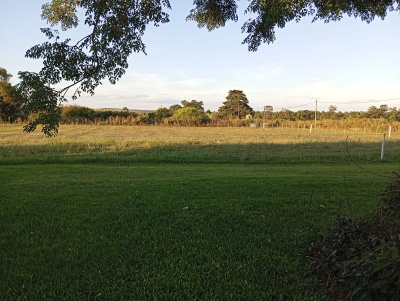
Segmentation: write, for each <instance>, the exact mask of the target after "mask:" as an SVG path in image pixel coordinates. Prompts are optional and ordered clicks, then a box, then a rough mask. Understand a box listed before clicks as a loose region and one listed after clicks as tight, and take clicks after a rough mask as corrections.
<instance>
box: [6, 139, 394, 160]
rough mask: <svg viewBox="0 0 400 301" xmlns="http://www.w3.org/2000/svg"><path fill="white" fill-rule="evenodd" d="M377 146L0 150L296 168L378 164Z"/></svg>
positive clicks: (11, 155) (17, 154)
mask: <svg viewBox="0 0 400 301" xmlns="http://www.w3.org/2000/svg"><path fill="white" fill-rule="evenodd" d="M380 155H381V144H380V143H378V142H348V143H347V142H309V143H286V144H277V143H247V144H223V143H218V141H217V142H216V143H212V144H211V143H210V144H205V143H204V142H201V141H188V142H187V143H168V142H163V141H158V142H153V143H143V142H136V141H131V142H127V141H124V143H120V142H116V141H111V142H106V143H96V142H94V143H84V142H82V143H79V142H67V143H52V142H51V143H49V144H44V145H8V146H7V145H6V146H0V164H1V165H13V164H52V163H63V164H68V163H104V164H107V163H111V164H113V163H116V164H118V163H121V164H122V163H123V164H129V163H234V164H237V163H238V164H296V163H301V164H304V163H327V164H328V163H347V162H351V161H352V160H356V161H357V162H364V163H367V162H378V161H380ZM398 160H400V143H399V142H398V141H393V142H390V143H388V144H387V145H386V153H385V161H386V162H396V161H398Z"/></svg>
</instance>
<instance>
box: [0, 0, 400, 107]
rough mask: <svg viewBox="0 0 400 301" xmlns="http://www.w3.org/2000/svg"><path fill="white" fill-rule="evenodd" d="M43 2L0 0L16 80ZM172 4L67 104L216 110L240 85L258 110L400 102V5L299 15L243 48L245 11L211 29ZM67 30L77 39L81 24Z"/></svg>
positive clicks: (2, 63)
mask: <svg viewBox="0 0 400 301" xmlns="http://www.w3.org/2000/svg"><path fill="white" fill-rule="evenodd" d="M45 2H46V1H31V0H2V6H1V10H0V19H1V20H2V22H3V29H2V31H1V32H0V38H1V41H2V47H0V67H3V68H5V69H7V70H8V71H9V72H10V73H11V74H13V75H14V77H13V78H12V83H13V84H16V83H18V77H17V73H18V71H25V70H28V71H39V69H40V61H35V60H30V59H26V58H24V54H25V52H26V50H27V49H29V48H30V47H31V46H33V45H35V44H39V43H42V42H44V41H45V37H44V35H43V34H41V33H40V30H39V28H40V27H46V26H47V25H46V23H45V22H44V21H42V20H41V18H40V12H41V11H40V7H41V4H43V3H45ZM239 3H240V4H241V6H244V5H246V3H247V1H241V2H239ZM171 5H172V7H173V9H172V11H170V15H171V17H170V19H171V22H170V23H168V24H164V25H161V26H160V27H158V28H153V27H149V28H148V30H147V31H146V33H145V35H144V38H143V40H144V42H145V44H146V52H147V56H146V55H144V54H133V55H132V56H131V57H130V59H129V69H128V70H127V73H126V74H125V76H124V77H123V78H122V79H121V80H120V81H119V82H117V84H115V85H111V84H108V83H106V82H105V83H104V84H103V86H101V87H99V88H98V89H97V90H96V94H95V95H94V96H89V95H83V96H82V97H81V98H80V99H78V100H77V101H75V102H73V101H72V100H71V101H70V104H78V105H83V106H88V107H92V108H100V107H108V108H110V107H111V108H123V107H128V108H130V109H157V108H159V107H169V106H170V105H173V104H177V103H180V102H181V101H182V100H184V99H186V100H189V101H190V100H192V99H195V100H198V101H203V102H204V107H205V109H210V110H212V111H214V110H217V109H218V107H220V106H221V105H222V103H223V102H224V101H225V97H226V96H227V94H228V91H229V90H231V89H239V90H243V91H244V93H245V94H246V95H247V97H248V99H249V103H250V106H251V107H252V108H254V109H255V110H262V108H263V106H264V105H272V106H273V107H274V110H281V109H282V108H288V109H290V110H294V111H297V110H300V109H314V107H315V100H316V99H318V102H319V107H318V109H319V110H327V109H328V107H329V105H331V104H332V105H336V106H337V108H338V110H340V111H351V110H367V109H368V107H369V106H371V105H375V106H379V105H381V104H387V105H389V106H390V107H400V89H399V88H400V59H399V53H400V35H399V32H398V29H399V28H400V14H399V12H391V13H388V16H387V18H386V19H385V20H384V21H382V20H380V19H376V20H375V21H373V22H372V23H370V24H367V23H365V22H361V20H360V19H354V18H350V17H345V18H344V19H342V21H340V22H331V23H328V24H325V23H323V22H322V21H317V22H315V23H311V19H310V18H306V19H303V20H302V21H300V23H295V22H291V23H288V24H287V25H286V27H285V28H283V29H277V30H276V37H277V40H276V41H275V42H274V43H273V44H270V45H267V44H264V45H262V46H261V47H260V48H259V50H258V51H257V52H249V51H248V50H247V46H246V45H242V44H241V41H242V40H243V39H244V38H245V35H244V34H242V33H241V25H242V24H243V23H244V22H245V20H247V18H248V16H246V15H243V14H240V15H239V22H238V23H229V24H227V26H226V27H224V28H220V29H218V30H215V31H213V32H208V31H207V30H206V29H198V28H197V26H196V24H195V23H194V22H186V21H185V17H186V15H187V14H188V13H189V10H190V9H191V7H192V1H189V0H188V1H182V0H179V1H178V0H171ZM5 24H6V25H5ZM68 35H69V34H68V32H67V33H64V34H63V37H64V36H65V37H67V36H68ZM71 35H72V36H73V37H79V36H81V35H83V29H75V30H73V32H71ZM4 41H6V42H4Z"/></svg>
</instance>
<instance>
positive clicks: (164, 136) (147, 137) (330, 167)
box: [0, 125, 400, 300]
mask: <svg viewBox="0 0 400 301" xmlns="http://www.w3.org/2000/svg"><path fill="white" fill-rule="evenodd" d="M0 129H1V132H0V187H1V188H0V221H1V222H0V267H1V269H2V273H0V300H330V299H329V296H328V295H326V294H325V293H324V292H323V291H322V289H321V288H320V287H321V286H320V285H319V283H318V280H317V279H315V278H314V277H313V275H309V274H308V272H307V259H306V257H305V252H306V250H307V246H308V245H309V242H310V240H312V238H313V237H315V235H317V233H324V232H325V231H326V230H327V229H328V228H329V227H330V226H331V225H332V223H333V222H334V220H335V217H336V216H337V215H338V214H340V215H346V216H350V217H357V216H360V215H363V214H365V213H366V212H368V211H369V210H370V209H371V208H373V207H374V206H375V205H376V204H377V202H378V200H379V194H380V193H381V191H382V190H383V187H384V186H385V185H386V184H388V183H390V182H391V181H392V180H391V179H390V178H386V177H390V176H391V172H392V171H399V163H400V143H399V141H398V140H397V138H396V135H393V137H392V140H390V141H389V142H388V144H387V146H386V153H385V160H384V161H383V162H382V161H381V160H380V151H381V149H380V147H381V146H380V141H379V139H380V137H377V136H376V134H375V133H370V134H368V133H348V134H347V135H345V134H344V133H342V134H341V135H335V134H334V133H332V132H324V133H315V134H310V133H309V132H307V131H304V132H297V131H291V130H290V129H249V128H168V127H166V128H162V127H160V128H157V127H122V126H121V127H118V126H116V127H112V126H110V127H107V126H104V127H101V126H99V127H95V126H62V127H61V129H60V134H59V136H57V137H55V138H51V139H48V138H44V137H43V136H42V135H41V134H39V133H34V134H29V135H28V134H22V132H21V127H20V126H12V125H0ZM296 130H297V129H296ZM346 139H347V140H348V141H347V142H346ZM350 157H351V158H350ZM360 167H361V168H362V169H360Z"/></svg>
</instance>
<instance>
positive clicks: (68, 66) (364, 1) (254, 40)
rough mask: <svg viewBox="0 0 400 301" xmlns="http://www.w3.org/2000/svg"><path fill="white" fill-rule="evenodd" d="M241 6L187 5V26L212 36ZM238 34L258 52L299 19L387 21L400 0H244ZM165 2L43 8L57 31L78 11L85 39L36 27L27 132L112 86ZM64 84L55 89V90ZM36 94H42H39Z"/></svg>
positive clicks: (232, 1) (63, 3) (219, 1)
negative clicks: (70, 103)
mask: <svg viewBox="0 0 400 301" xmlns="http://www.w3.org/2000/svg"><path fill="white" fill-rule="evenodd" d="M238 1H239V0H193V6H194V8H193V9H192V10H190V12H188V13H189V14H188V16H187V18H186V19H187V20H188V21H195V22H197V24H198V26H199V27H206V28H207V29H208V30H214V29H216V28H219V27H221V26H224V25H225V24H226V22H228V21H234V22H236V21H238V5H237V3H238ZM247 1H248V2H249V4H248V7H247V9H246V10H245V13H247V14H249V15H250V18H249V19H248V20H247V21H246V22H244V24H243V26H242V32H243V33H245V34H246V35H247V36H246V38H245V39H244V40H243V42H242V43H243V44H247V46H248V49H249V51H256V50H257V49H258V48H259V46H260V45H261V44H262V43H272V42H274V41H275V39H276V37H275V30H276V28H283V27H285V25H286V23H288V22H290V21H293V20H295V21H296V22H298V21H299V20H300V19H301V18H303V17H305V16H312V17H313V21H315V20H323V21H325V22H329V21H337V20H340V19H341V18H342V17H343V16H344V15H349V16H355V17H359V18H361V20H362V21H365V22H371V21H372V20H373V19H374V18H377V17H378V18H382V19H383V18H385V16H386V14H387V12H388V11H390V10H396V11H399V10H400V0H347V1H343V0H323V1H322V0H291V1H288V0H247ZM170 9H171V5H170V2H169V0H52V1H51V2H49V3H46V4H44V5H43V6H42V18H43V19H45V20H46V21H47V22H48V24H50V26H56V25H59V26H60V27H61V29H62V30H64V31H65V30H68V29H70V28H73V27H77V26H79V23H80V22H82V21H80V20H79V18H78V11H79V12H83V15H84V20H83V23H84V24H85V25H86V26H87V27H89V33H88V34H87V35H86V36H83V37H82V38H81V39H80V40H78V41H72V40H71V39H65V40H62V39H61V38H60V35H59V32H58V31H57V30H53V29H51V28H42V29H41V31H42V32H43V33H44V34H45V36H46V37H47V39H48V41H47V42H44V43H42V44H40V45H36V46H33V47H32V48H31V49H29V50H28V51H27V53H26V56H27V57H28V58H32V59H40V60H42V61H43V67H42V69H41V70H40V71H39V73H32V72H20V73H19V78H20V80H21V84H19V85H18V86H17V90H18V92H19V95H20V96H21V97H22V99H23V101H24V103H25V105H24V107H25V108H26V109H27V110H28V112H34V113H38V116H40V118H39V119H37V120H35V121H33V122H32V123H30V124H28V125H27V126H26V127H25V130H26V131H32V130H34V129H35V128H36V126H37V125H38V124H43V125H44V128H43V129H42V131H44V132H45V134H46V135H52V134H54V133H56V132H57V127H58V121H59V119H60V112H59V109H58V106H59V104H60V103H62V102H64V101H66V95H67V92H68V91H69V90H70V89H71V88H72V89H73V91H74V92H73V94H72V99H75V98H77V97H79V96H80V94H81V93H82V92H85V93H89V94H92V95H93V94H94V91H95V89H96V87H98V86H99V85H101V83H102V82H103V81H104V80H108V81H109V82H111V83H116V82H117V81H118V80H119V79H120V78H121V77H122V76H123V74H124V73H125V71H126V69H127V68H128V57H129V55H131V54H132V53H133V52H143V53H145V50H146V47H145V45H144V43H143V41H142V36H143V35H144V33H145V30H146V28H147V26H148V25H149V24H153V25H155V26H159V25H161V24H163V23H167V22H169V15H168V11H169V10H170ZM65 82H67V84H66V85H65V86H64V87H62V88H57V89H56V88H54V87H55V86H56V85H57V84H60V83H65ZM39 92H40V94H38V93H39Z"/></svg>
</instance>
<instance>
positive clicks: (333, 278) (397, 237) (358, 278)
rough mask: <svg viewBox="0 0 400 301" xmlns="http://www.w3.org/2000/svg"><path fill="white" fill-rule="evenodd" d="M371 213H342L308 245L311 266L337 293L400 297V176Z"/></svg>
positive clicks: (367, 297) (365, 297) (371, 297)
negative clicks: (348, 215)
mask: <svg viewBox="0 0 400 301" xmlns="http://www.w3.org/2000/svg"><path fill="white" fill-rule="evenodd" d="M396 178H397V179H396V181H395V182H394V183H392V184H391V185H389V186H387V187H386V189H385V191H384V193H383V194H382V196H381V201H380V203H379V204H378V205H377V206H376V208H374V210H373V211H372V212H370V214H369V215H367V216H365V217H362V218H359V219H357V220H351V219H348V218H346V217H338V218H337V220H336V223H335V224H334V225H333V226H332V228H331V229H330V232H329V233H328V234H327V235H319V236H318V237H317V238H316V240H315V241H313V242H312V243H311V245H310V248H309V250H308V258H309V260H310V271H311V272H312V273H316V274H317V275H318V276H319V278H320V279H321V281H322V282H323V284H324V286H325V287H326V289H327V290H328V291H329V293H330V294H331V295H332V296H333V297H334V298H336V299H349V300H374V301H375V300H390V301H391V300H400V177H399V176H398V175H396Z"/></svg>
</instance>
